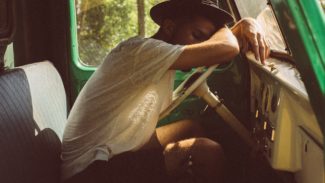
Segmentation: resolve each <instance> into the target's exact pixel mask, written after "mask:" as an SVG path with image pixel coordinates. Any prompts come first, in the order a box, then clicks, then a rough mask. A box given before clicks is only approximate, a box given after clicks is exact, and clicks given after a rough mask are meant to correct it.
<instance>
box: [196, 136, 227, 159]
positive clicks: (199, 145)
mask: <svg viewBox="0 0 325 183" xmlns="http://www.w3.org/2000/svg"><path fill="white" fill-rule="evenodd" d="M191 153H192V156H193V158H195V159H197V161H199V163H200V164H213V163H222V162H220V161H223V159H224V151H223V148H222V147H221V145H220V144H218V143H217V142H215V141H213V140H211V139H208V138H197V139H195V143H194V144H193V145H192V150H191Z"/></svg>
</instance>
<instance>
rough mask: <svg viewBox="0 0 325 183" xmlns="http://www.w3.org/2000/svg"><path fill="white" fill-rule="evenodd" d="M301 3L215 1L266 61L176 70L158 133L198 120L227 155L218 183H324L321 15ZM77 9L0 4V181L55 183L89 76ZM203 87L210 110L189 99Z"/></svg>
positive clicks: (59, 2) (10, 0) (245, 58)
mask: <svg viewBox="0 0 325 183" xmlns="http://www.w3.org/2000/svg"><path fill="white" fill-rule="evenodd" d="M79 1H81V0H79ZM90 2H91V1H90ZM101 2H102V1H94V3H99V4H100V3H101ZM103 2H105V1H103ZM107 2H108V1H107ZM309 3H310V4H308V2H307V1H304V0H297V1H295V2H293V1H286V0H260V1H254V0H245V1H243V0H227V1H222V6H223V8H225V9H226V10H227V11H228V12H230V13H232V14H233V16H234V17H235V19H236V21H239V20H240V19H241V18H244V17H253V18H256V20H257V21H258V23H259V24H260V26H261V27H262V28H263V30H264V31H265V35H266V36H267V38H268V40H269V44H270V46H271V49H272V52H271V56H270V58H269V59H267V62H266V64H265V65H262V64H261V63H260V62H259V61H258V60H256V59H255V58H254V55H253V53H251V52H249V53H247V54H240V55H238V56H237V57H236V58H235V59H234V60H232V61H231V62H230V63H229V64H224V65H220V66H216V67H213V68H209V69H206V68H199V69H197V70H192V71H189V72H183V71H177V75H176V81H175V88H176V89H175V92H174V94H175V96H177V95H178V97H175V100H174V101H176V103H177V104H175V106H173V107H172V108H170V110H169V111H167V112H166V114H163V115H162V116H161V120H160V122H159V124H158V126H162V125H165V124H169V123H171V122H172V121H175V120H179V119H186V118H191V119H195V120H197V121H200V122H201V123H202V125H203V126H204V128H205V129H206V132H207V134H208V136H209V137H210V138H211V139H214V140H216V141H218V142H219V143H220V144H221V145H222V147H223V148H224V150H225V154H226V157H227V163H226V167H225V170H226V171H225V172H226V173H225V174H226V175H225V177H226V182H229V183H238V182H241V183H258V182H265V183H325V171H324V135H323V133H324V129H325V128H324V124H325V121H324V119H325V117H324V107H325V97H324V93H323V91H325V90H324V87H323V84H324V83H325V81H324V78H322V77H321V76H322V75H321V74H322V73H325V67H324V65H325V64H324V63H325V60H322V59H324V51H322V49H321V48H323V47H324V46H325V45H324V42H321V40H324V39H325V38H324V36H319V37H317V36H316V35H322V34H321V33H322V32H323V31H324V29H322V28H324V26H325V23H324V20H325V18H324V17H325V15H324V14H325V13H324V8H323V7H324V2H323V1H319V0H315V1H312V3H311V2H309ZM75 5H76V3H75V0H69V1H65V0H29V1H28V2H26V1H22V0H1V1H0V156H1V161H0V182H3V183H45V182H46V183H58V182H60V165H61V159H60V152H61V141H62V136H63V132H64V127H65V124H66V121H67V117H68V114H69V110H70V109H71V107H72V106H73V103H74V101H75V99H76V97H77V96H78V93H79V92H80V90H81V89H82V87H83V85H84V84H85V83H86V82H87V80H88V78H89V77H90V76H91V74H92V73H93V72H94V71H95V69H96V67H95V66H89V67H87V66H86V65H83V64H82V63H80V62H79V61H78V60H80V58H79V55H78V52H79V50H78V39H77V31H78V29H77V26H76V24H77V23H76V20H77V18H78V12H76V7H75ZM94 7H96V5H94ZM94 7H92V8H94ZM295 8H296V9H295ZM313 8H314V9H313ZM92 10H93V9H92ZM313 10H314V14H313V16H314V17H315V16H316V15H317V16H318V15H320V17H321V18H320V19H319V20H318V19H317V21H318V22H319V21H323V24H321V25H317V29H315V30H314V29H312V27H313V25H315V24H316V23H314V22H313V20H312V19H308V17H307V18H306V16H303V15H306V14H303V12H305V13H306V12H310V11H313ZM316 10H317V11H316ZM85 11H87V10H85ZM299 12H300V14H299ZM317 13H318V14H317ZM299 16H302V17H304V19H297V17H299ZM317 16H316V17H317ZM314 19H316V18H314ZM298 20H300V25H297V22H298V23H299V21H298ZM315 21H316V20H315ZM303 22H307V23H306V25H305V24H303ZM304 25H305V26H304ZM229 26H231V25H229ZM304 29H306V31H309V32H305V33H304V32H303V31H301V30H304ZM304 34H305V36H304ZM306 35H315V36H306ZM316 38H318V39H316ZM79 39H80V38H79ZM309 39H310V40H309ZM308 40H309V41H311V42H310V43H313V44H307V43H309V42H308ZM304 45H309V46H304ZM79 49H80V48H79ZM310 53H312V55H313V57H311V56H310ZM312 59H314V60H312ZM317 63H318V65H316V66H315V65H313V64H317ZM317 69H318V70H317ZM196 72H198V73H203V75H204V74H205V75H204V77H205V78H202V79H201V80H200V81H199V82H198V83H197V84H196V85H195V86H193V85H194V84H193V83H191V84H190V85H191V86H190V87H188V86H187V87H186V85H187V84H186V81H187V80H186V78H188V77H191V76H192V77H196V78H197V76H196V75H195V73H196ZM193 73H194V74H193ZM203 75H201V76H203ZM324 76H325V75H324ZM196 78H195V79H196ZM195 79H194V80H195ZM184 80H185V81H184ZM190 80H191V79H190ZM192 80H193V79H192ZM183 81H184V83H183V84H181V83H182V82H183ZM197 81H198V80H197ZM205 81H206V83H207V86H208V87H209V92H210V93H209V95H210V97H211V96H212V98H213V97H215V98H213V101H214V99H215V100H217V104H215V105H214V103H213V102H212V103H211V100H212V99H211V98H206V97H204V95H200V94H197V95H199V97H197V96H194V95H190V94H191V93H193V92H194V93H195V91H197V88H198V87H200V86H201V83H205ZM192 86H193V87H192ZM177 87H178V88H177ZM191 87H192V88H191ZM184 88H185V89H184ZM194 90H195V91H194ZM205 92H206V91H205ZM196 93H197V92H196ZM184 94H186V96H185V95H184ZM183 95H184V96H183ZM179 96H180V97H183V98H182V99H181V100H179V101H177V100H178V98H179ZM209 102H210V103H209ZM220 109H221V110H220ZM98 110H100V109H98ZM233 121H235V122H234V123H232V122H233Z"/></svg>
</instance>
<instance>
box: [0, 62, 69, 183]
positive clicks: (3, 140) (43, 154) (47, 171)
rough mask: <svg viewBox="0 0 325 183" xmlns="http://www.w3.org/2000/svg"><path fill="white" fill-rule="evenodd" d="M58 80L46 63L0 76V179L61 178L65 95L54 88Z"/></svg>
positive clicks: (40, 182)
mask: <svg viewBox="0 0 325 183" xmlns="http://www.w3.org/2000/svg"><path fill="white" fill-rule="evenodd" d="M32 72H35V73H33V74H31V73H32ZM45 72H46V74H44V73H45ZM36 78H37V79H36ZM58 79H60V77H59V75H58V73H57V71H56V70H55V69H54V67H53V66H52V64H50V63H48V62H45V63H40V65H37V64H35V65H34V64H33V65H29V66H26V67H25V66H24V67H23V68H18V69H14V70H11V71H9V72H5V73H3V74H1V75H0V158H1V161H0V182H5V183H29V182H30V183H58V182H59V178H60V166H61V160H60V153H61V142H60V139H61V138H62V133H63V128H64V124H65V121H66V105H65V100H66V99H65V93H64V90H63V94H62V93H61V94H57V93H56V94H53V93H52V92H53V91H54V92H55V91H57V88H60V87H62V88H63V85H62V81H61V79H60V80H58ZM57 82H58V83H57ZM58 86H60V87H58ZM62 88H61V89H62ZM33 92H34V93H33ZM52 94H53V95H52ZM61 95H64V96H61ZM59 97H61V98H59ZM58 101H59V102H58ZM60 101H64V102H60ZM60 105H64V107H62V106H60ZM53 106H55V107H53ZM61 107H62V109H60V110H59V109H58V108H61ZM59 113H60V114H59ZM61 113H62V114H61ZM58 116H60V117H58ZM61 116H63V117H61Z"/></svg>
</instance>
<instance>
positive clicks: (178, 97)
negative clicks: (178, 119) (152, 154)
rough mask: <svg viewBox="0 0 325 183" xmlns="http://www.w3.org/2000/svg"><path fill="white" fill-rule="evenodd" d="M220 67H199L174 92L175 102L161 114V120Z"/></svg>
mask: <svg viewBox="0 0 325 183" xmlns="http://www.w3.org/2000/svg"><path fill="white" fill-rule="evenodd" d="M218 66H219V65H218V64H217V65H213V66H210V67H209V68H208V69H205V67H198V68H196V69H195V71H194V72H193V73H192V74H191V75H190V76H188V77H187V78H186V79H185V80H184V81H183V82H182V83H181V84H180V85H179V86H178V87H177V88H176V89H175V90H174V92H173V100H172V102H171V104H170V105H169V106H168V107H167V108H166V109H165V110H164V111H163V112H162V113H160V116H159V120H161V119H163V118H164V117H166V116H167V115H168V114H169V113H170V112H171V111H172V110H174V109H175V108H176V107H177V106H179V104H180V103H182V102H183V100H184V99H185V98H187V97H188V96H189V95H191V94H192V93H193V92H194V90H195V89H196V88H198V87H199V86H200V85H201V84H202V83H203V82H205V81H206V79H207V78H208V77H209V76H210V75H211V74H212V72H213V71H214V70H215V68H217V67H218Z"/></svg>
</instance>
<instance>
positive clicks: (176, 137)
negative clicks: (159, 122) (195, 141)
mask: <svg viewBox="0 0 325 183" xmlns="http://www.w3.org/2000/svg"><path fill="white" fill-rule="evenodd" d="M204 136H205V133H204V130H203V128H202V127H201V125H200V123H199V122H197V121H192V120H181V121H177V122H174V123H172V124H168V125H165V126H161V127H159V128H157V129H156V132H155V133H154V134H153V136H152V137H151V139H150V141H149V142H148V143H147V144H145V145H144V146H143V147H142V149H152V148H165V146H166V145H167V144H169V143H172V142H177V141H180V140H185V139H189V138H193V137H204Z"/></svg>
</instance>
